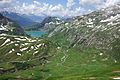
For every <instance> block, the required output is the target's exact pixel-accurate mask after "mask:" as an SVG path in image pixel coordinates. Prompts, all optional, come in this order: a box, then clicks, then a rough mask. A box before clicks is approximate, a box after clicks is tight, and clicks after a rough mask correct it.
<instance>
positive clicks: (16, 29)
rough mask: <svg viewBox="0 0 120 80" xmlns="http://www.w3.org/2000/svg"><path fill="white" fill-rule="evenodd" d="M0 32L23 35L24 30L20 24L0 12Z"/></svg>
mask: <svg viewBox="0 0 120 80" xmlns="http://www.w3.org/2000/svg"><path fill="white" fill-rule="evenodd" d="M1 33H7V34H14V35H25V33H24V30H23V29H22V28H21V27H20V26H18V25H17V24H16V23H15V22H14V21H12V20H10V19H8V18H6V17H4V16H3V15H2V14H0V34H1Z"/></svg>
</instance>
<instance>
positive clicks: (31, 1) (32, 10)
mask: <svg viewBox="0 0 120 80" xmlns="http://www.w3.org/2000/svg"><path fill="white" fill-rule="evenodd" d="M118 2H120V0H0V11H9V12H10V11H11V12H17V13H20V14H27V15H29V14H34V15H39V16H43V15H48V16H60V17H64V16H68V17H69V16H78V15H82V14H86V13H89V12H91V11H94V10H97V9H100V8H104V7H108V6H111V5H114V4H117V3H118Z"/></svg>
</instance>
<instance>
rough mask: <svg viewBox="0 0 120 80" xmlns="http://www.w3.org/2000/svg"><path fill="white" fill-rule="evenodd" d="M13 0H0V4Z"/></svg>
mask: <svg viewBox="0 0 120 80" xmlns="http://www.w3.org/2000/svg"><path fill="white" fill-rule="evenodd" d="M12 1H13V0H0V4H1V3H11V2H12Z"/></svg>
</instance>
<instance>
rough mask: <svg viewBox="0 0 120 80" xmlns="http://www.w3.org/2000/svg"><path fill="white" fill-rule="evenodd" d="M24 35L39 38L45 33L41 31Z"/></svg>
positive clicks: (28, 32)
mask: <svg viewBox="0 0 120 80" xmlns="http://www.w3.org/2000/svg"><path fill="white" fill-rule="evenodd" d="M26 33H27V34H28V35H30V36H31V37H41V36H42V35H44V34H45V32H43V31H26Z"/></svg>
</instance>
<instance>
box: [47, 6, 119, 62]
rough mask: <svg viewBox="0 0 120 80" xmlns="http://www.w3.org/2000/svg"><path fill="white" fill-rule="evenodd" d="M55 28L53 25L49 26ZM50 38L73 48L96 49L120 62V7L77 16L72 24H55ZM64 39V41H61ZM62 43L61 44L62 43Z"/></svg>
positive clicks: (49, 35)
mask: <svg viewBox="0 0 120 80" xmlns="http://www.w3.org/2000/svg"><path fill="white" fill-rule="evenodd" d="M49 26H51V27H52V26H53V25H49ZM54 26H55V27H54V28H53V29H52V30H50V32H49V34H48V37H49V38H51V39H54V41H56V42H60V44H61V45H66V44H67V46H68V47H69V48H71V47H76V46H84V47H96V48H97V49H100V50H101V51H103V52H104V53H108V54H110V55H112V57H113V58H116V59H117V60H119V57H120V54H119V52H120V50H119V47H120V5H119V4H118V5H114V6H111V7H107V8H105V9H101V10H98V11H95V12H92V13H90V14H87V15H83V16H77V17H74V18H73V21H71V22H62V23H57V24H56V23H54ZM61 39H62V40H61ZM60 40H61V41H62V42H61V41H60Z"/></svg>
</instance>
